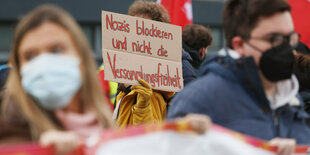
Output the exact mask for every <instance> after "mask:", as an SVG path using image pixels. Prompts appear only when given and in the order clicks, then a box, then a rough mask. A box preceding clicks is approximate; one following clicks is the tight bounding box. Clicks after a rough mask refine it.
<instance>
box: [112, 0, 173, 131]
mask: <svg viewBox="0 0 310 155" xmlns="http://www.w3.org/2000/svg"><path fill="white" fill-rule="evenodd" d="M128 15H130V16H136V17H141V18H145V19H151V20H155V21H159V22H164V23H169V22H170V19H169V15H168V12H167V10H166V9H165V8H164V7H163V6H161V5H160V4H158V3H156V2H148V1H136V2H134V3H133V4H132V5H131V6H130V7H129V10H128ZM139 83H140V84H141V86H131V85H127V84H120V85H119V87H118V89H119V93H118V95H117V97H116V108H115V110H114V114H113V117H114V119H116V122H117V125H118V126H119V127H121V128H123V127H126V126H130V125H138V124H145V123H154V122H163V121H165V119H166V113H167V107H168V103H169V101H170V99H171V98H172V97H173V95H174V92H165V91H159V90H153V89H152V88H151V86H150V85H149V84H148V83H147V82H146V81H144V80H143V79H139Z"/></svg>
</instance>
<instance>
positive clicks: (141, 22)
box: [102, 11, 183, 91]
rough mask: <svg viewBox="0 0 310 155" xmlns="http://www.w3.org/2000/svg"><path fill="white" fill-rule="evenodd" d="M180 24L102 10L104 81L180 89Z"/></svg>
mask: <svg viewBox="0 0 310 155" xmlns="http://www.w3.org/2000/svg"><path fill="white" fill-rule="evenodd" d="M181 37H182V32H181V27H179V26H175V25H171V24H167V23H162V22H157V21H152V20H148V19H143V18H138V17H133V16H128V15H122V14H117V13H112V12H108V11H102V56H103V62H104V68H105V69H104V75H105V77H104V78H105V80H109V81H114V82H119V83H126V84H131V85H139V83H138V81H137V80H138V79H140V78H141V79H143V80H145V81H146V82H148V83H149V84H150V86H151V87H152V89H158V90H165V91H180V90H181V89H182V88H183V76H182V63H181V58H182V38H181Z"/></svg>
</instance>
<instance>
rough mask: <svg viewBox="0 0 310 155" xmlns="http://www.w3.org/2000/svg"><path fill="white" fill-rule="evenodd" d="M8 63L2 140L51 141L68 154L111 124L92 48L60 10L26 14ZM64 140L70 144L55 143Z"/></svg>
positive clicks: (49, 8)
mask: <svg viewBox="0 0 310 155" xmlns="http://www.w3.org/2000/svg"><path fill="white" fill-rule="evenodd" d="M10 62H11V64H12V70H11V73H10V75H9V78H8V83H7V94H8V96H7V97H6V98H5V99H4V100H5V101H4V103H2V104H3V105H2V108H1V110H2V114H3V118H2V120H1V123H4V124H5V125H4V126H2V127H1V129H0V134H2V135H0V137H1V139H2V140H1V139H0V140H1V141H2V142H3V141H4V143H6V142H8V141H10V140H11V141H13V142H16V141H40V142H41V143H42V144H44V145H49V144H54V143H55V144H60V145H56V147H57V148H58V149H59V150H61V152H68V150H72V148H74V147H76V146H77V145H79V144H80V143H81V141H82V140H83V139H84V138H86V137H88V136H90V134H92V133H94V132H97V131H100V130H102V129H105V128H111V127H112V126H113V125H112V124H113V123H112V119H111V118H112V113H111V111H110V108H109V107H108V105H107V103H106V100H105V99H104V97H103V96H102V94H103V93H102V92H101V89H100V85H99V83H98V79H97V74H96V65H95V62H94V60H93V58H92V52H91V49H90V46H89V44H88V42H87V40H86V37H85V36H84V34H83V32H82V30H81V28H80V27H79V26H78V24H77V23H76V21H75V20H74V19H73V18H72V17H71V15H69V14H68V13H67V12H65V11H64V10H62V9H60V8H58V7H56V6H52V5H43V6H40V7H38V8H36V9H35V10H33V11H32V12H30V13H29V14H27V15H26V16H25V17H24V18H23V19H22V20H21V21H20V22H19V23H18V25H17V27H16V30H15V34H14V39H13V46H12V51H11V58H10ZM1 130H2V131H1ZM3 130H7V131H8V132H9V133H10V134H6V132H5V131H3ZM14 131H16V132H15V133H12V132H14ZM6 136H10V137H7V138H5V137H6ZM4 139H7V141H5V140H4ZM66 140H68V141H72V143H58V142H57V141H66ZM61 144H67V145H61Z"/></svg>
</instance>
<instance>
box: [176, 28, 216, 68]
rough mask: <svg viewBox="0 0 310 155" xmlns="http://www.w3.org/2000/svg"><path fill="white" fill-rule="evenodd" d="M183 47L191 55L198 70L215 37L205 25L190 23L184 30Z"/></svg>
mask: <svg viewBox="0 0 310 155" xmlns="http://www.w3.org/2000/svg"><path fill="white" fill-rule="evenodd" d="M182 40H183V42H182V46H183V49H184V50H185V51H186V52H187V53H188V54H189V55H190V56H191V58H192V59H193V61H191V64H192V66H193V67H194V68H195V70H196V71H197V72H198V69H199V66H200V64H201V62H202V61H203V60H204V59H205V57H206V54H207V52H208V47H209V46H211V44H212V41H213V37H212V34H211V32H210V30H209V29H208V28H206V27H204V26H203V25H199V24H189V25H186V27H185V28H184V29H183V31H182Z"/></svg>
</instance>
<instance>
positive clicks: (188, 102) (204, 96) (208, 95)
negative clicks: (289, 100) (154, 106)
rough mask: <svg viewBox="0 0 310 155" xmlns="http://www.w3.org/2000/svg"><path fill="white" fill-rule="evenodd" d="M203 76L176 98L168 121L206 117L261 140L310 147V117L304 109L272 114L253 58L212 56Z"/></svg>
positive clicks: (295, 108) (283, 110)
mask: <svg viewBox="0 0 310 155" xmlns="http://www.w3.org/2000/svg"><path fill="white" fill-rule="evenodd" d="M200 73H201V74H200V76H199V78H198V79H197V80H196V81H194V82H192V83H191V84H190V85H188V86H187V87H186V88H185V89H184V90H183V91H181V92H180V93H178V94H177V95H176V96H175V97H174V98H173V100H172V105H171V106H170V108H169V111H168V118H170V119H171V118H176V117H179V116H184V115H186V114H188V113H200V114H206V115H209V116H210V117H211V118H212V121H213V122H214V123H216V124H219V125H222V126H224V127H227V128H230V129H232V130H235V131H238V132H241V133H243V134H247V135H251V136H254V137H258V138H260V139H264V140H270V139H272V138H275V137H282V138H294V139H296V141H297V143H298V144H310V129H309V128H308V126H307V125H306V121H307V120H309V115H308V114H307V113H306V112H305V111H304V110H303V109H302V108H303V107H292V106H289V105H285V106H282V107H280V108H278V109H277V110H275V111H274V110H271V108H270V106H269V101H268V99H267V98H266V96H265V93H264V90H263V87H262V84H261V80H260V78H259V75H258V72H257V67H256V65H255V62H254V60H253V58H240V59H232V58H231V57H229V56H213V57H210V58H209V59H208V60H206V61H205V62H204V63H203V64H202V66H201V67H200Z"/></svg>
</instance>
